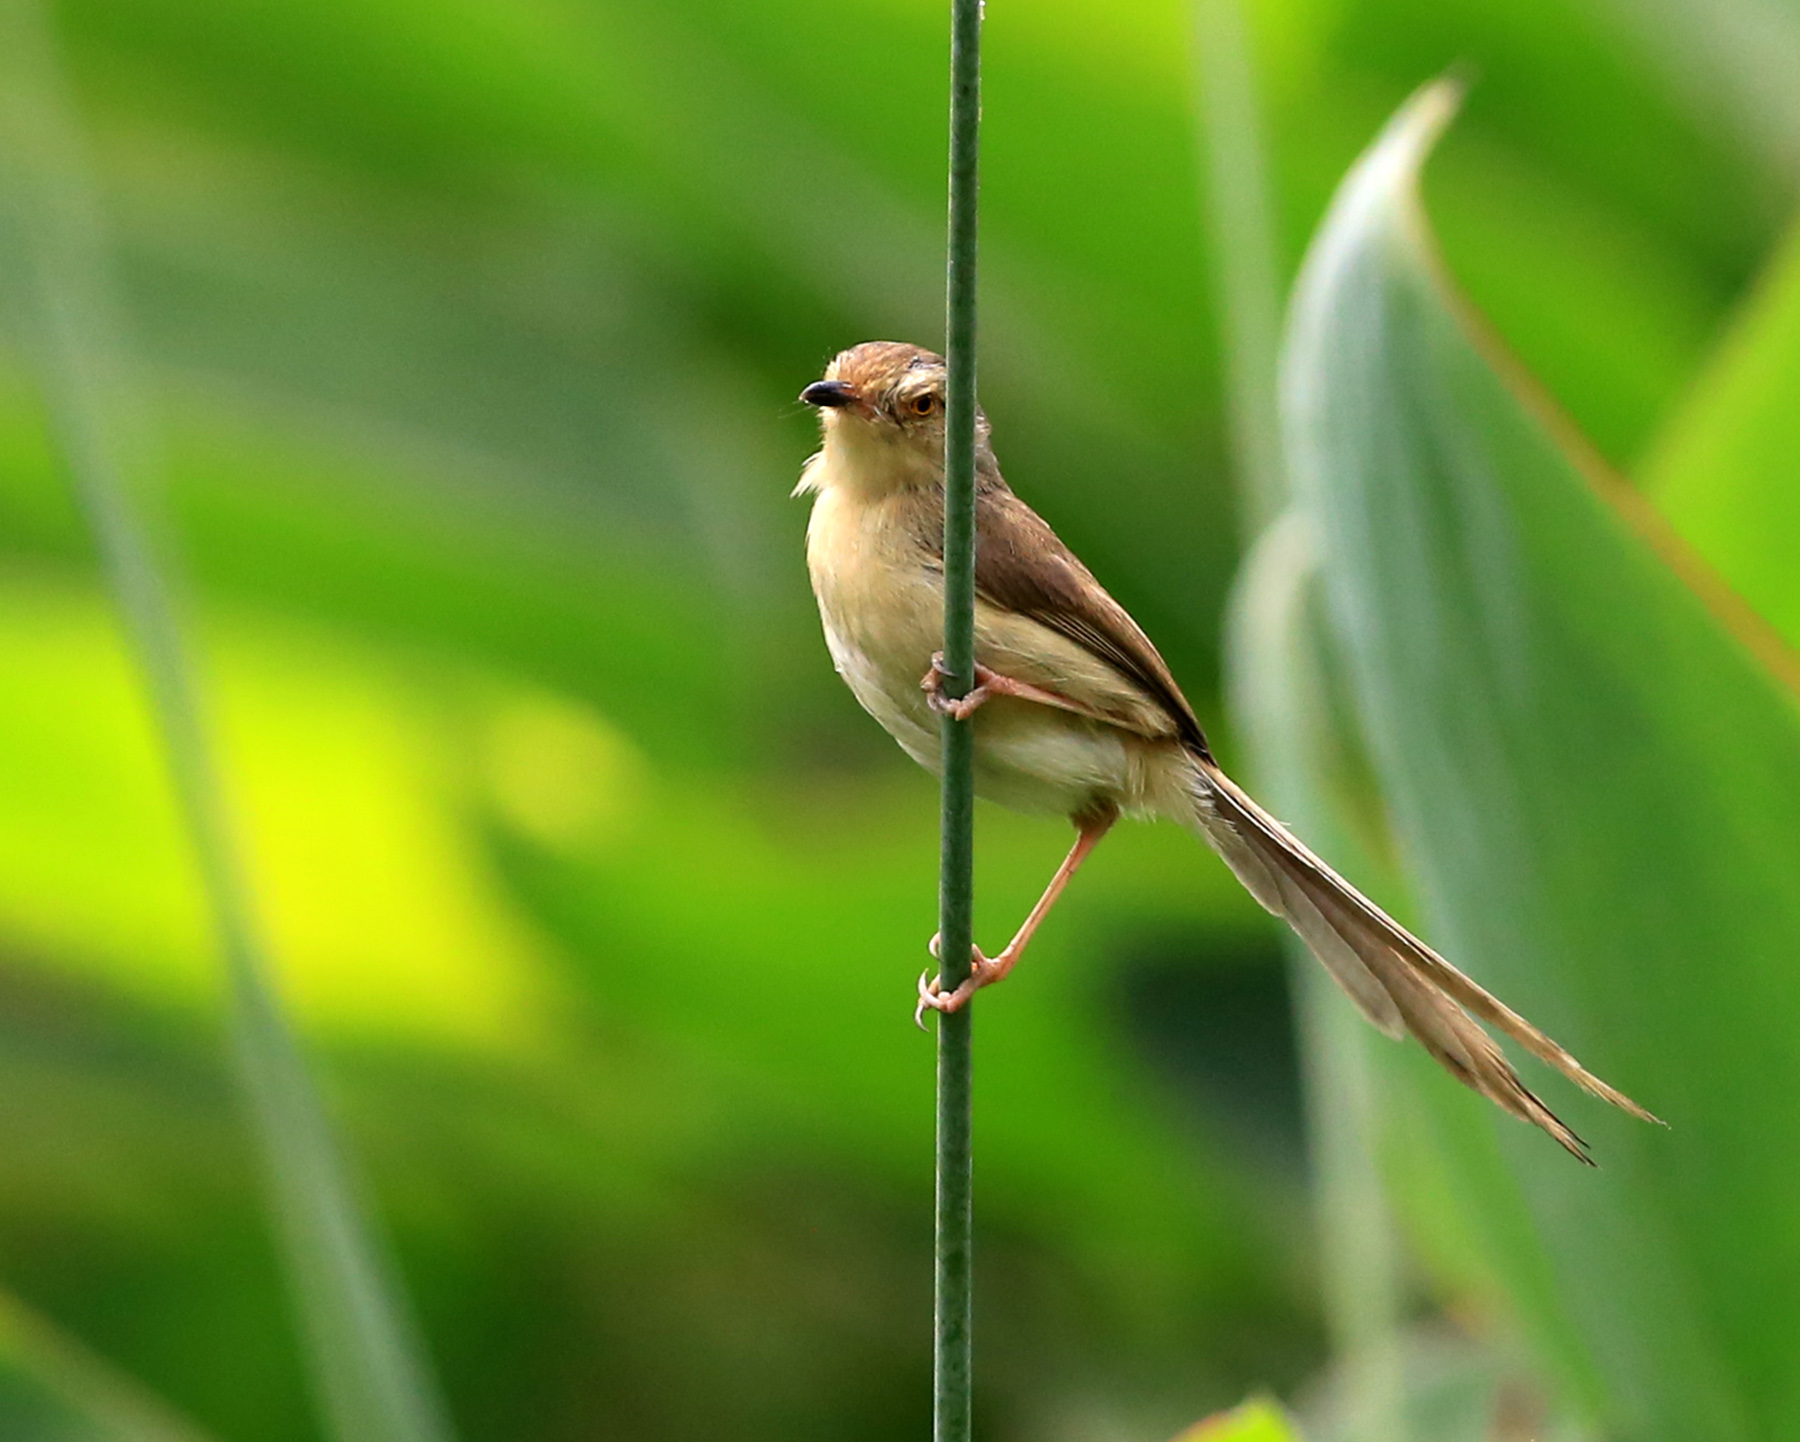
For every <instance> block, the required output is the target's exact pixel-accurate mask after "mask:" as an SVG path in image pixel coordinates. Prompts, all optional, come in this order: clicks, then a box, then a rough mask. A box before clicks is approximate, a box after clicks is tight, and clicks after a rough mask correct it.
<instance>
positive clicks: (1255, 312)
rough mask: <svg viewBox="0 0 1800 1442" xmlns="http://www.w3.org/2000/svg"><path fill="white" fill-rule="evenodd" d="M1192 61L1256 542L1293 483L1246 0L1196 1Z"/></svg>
mask: <svg viewBox="0 0 1800 1442" xmlns="http://www.w3.org/2000/svg"><path fill="white" fill-rule="evenodd" d="M1194 56H1195V65H1196V68H1197V70H1198V72H1199V74H1198V78H1199V82H1200V83H1199V91H1200V120H1201V125H1200V131H1201V134H1200V140H1201V147H1200V148H1201V154H1202V155H1203V156H1204V158H1205V165H1206V180H1207V183H1206V187H1205V189H1206V214H1207V221H1208V224H1209V226H1210V228H1211V230H1212V236H1213V244H1214V247H1215V252H1216V258H1215V263H1214V266H1213V274H1214V276H1215V278H1216V280H1217V288H1216V289H1217V296H1218V303H1219V313H1220V318H1221V322H1222V324H1221V340H1222V342H1223V344H1222V346H1221V350H1222V351H1223V358H1224V362H1225V379H1226V401H1227V412H1228V416H1229V419H1230V440H1231V448H1232V456H1233V461H1234V463H1235V468H1236V471H1237V478H1238V491H1239V507H1240V515H1241V517H1242V530H1243V533H1244V537H1245V539H1246V540H1253V539H1254V538H1255V537H1256V536H1258V535H1260V534H1261V532H1262V530H1263V527H1265V526H1267V525H1268V524H1269V522H1271V521H1273V520H1274V519H1275V517H1276V516H1278V515H1279V514H1281V509H1282V507H1283V506H1284V505H1285V504H1286V500H1287V476H1286V471H1285V468H1284V466H1283V463H1282V457H1281V415H1280V410H1279V402H1278V400H1277V392H1276V383H1275V381H1276V367H1277V364H1278V356H1279V351H1280V345H1281V281H1280V279H1279V271H1278V266H1277V261H1276V249H1275V225H1274V221H1273V218H1272V215H1271V210H1270V205H1269V189H1268V181H1267V175H1268V162H1267V158H1266V155H1265V153H1264V148H1263V142H1262V123H1261V117H1260V115H1259V114H1258V111H1257V103H1256V88H1255V64H1254V59H1253V57H1252V54H1251V49H1250V37H1249V34H1248V33H1247V31H1246V29H1245V25H1244V13H1243V9H1242V7H1241V5H1240V0H1194Z"/></svg>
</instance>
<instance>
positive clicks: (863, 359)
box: [825, 340, 944, 402]
mask: <svg viewBox="0 0 1800 1442" xmlns="http://www.w3.org/2000/svg"><path fill="white" fill-rule="evenodd" d="M943 370H944V358H943V357H942V356H940V355H937V354H936V353H934V352H932V351H928V350H926V349H925V348H924V347H923V346H916V345H908V344H907V343H906V342H905V341H897V340H869V341H864V342H863V343H862V344H861V345H854V346H851V347H850V349H849V350H846V351H839V352H838V354H837V356H836V358H835V359H833V361H832V362H831V365H830V366H829V367H828V368H827V369H826V371H825V379H826V380H829V381H842V382H843V383H844V384H845V385H848V386H851V387H853V388H854V389H855V391H856V392H857V394H858V395H860V396H861V397H863V398H864V399H865V400H867V401H871V402H872V401H875V400H877V399H878V398H879V397H882V396H885V395H889V394H891V393H892V392H893V391H895V390H896V389H898V388H899V387H900V385H901V384H902V382H904V381H906V380H908V379H909V378H912V377H915V376H918V375H919V373H921V372H925V373H933V372H935V373H936V376H938V377H941V376H942V374H943Z"/></svg>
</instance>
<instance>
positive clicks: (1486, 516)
mask: <svg viewBox="0 0 1800 1442" xmlns="http://www.w3.org/2000/svg"><path fill="white" fill-rule="evenodd" d="M1451 107H1452V100H1451V99H1450V97H1449V94H1448V92H1447V91H1446V89H1445V88H1444V87H1442V86H1439V87H1437V88H1435V89H1431V90H1428V91H1425V92H1423V93H1422V94H1421V95H1420V96H1419V97H1418V98H1416V99H1415V100H1414V101H1413V102H1412V103H1411V104H1410V105H1409V106H1408V107H1407V108H1406V109H1405V110H1404V111H1403V112H1402V113H1401V114H1400V115H1399V116H1398V117H1397V118H1396V120H1395V121H1394V122H1393V124H1392V125H1391V126H1390V127H1389V129H1388V131H1387V132H1386V133H1385V134H1384V136H1383V137H1382V139H1381V140H1380V141H1379V142H1378V143H1377V144H1376V145H1375V146H1374V147H1373V148H1372V149H1371V150H1370V151H1369V152H1368V154H1367V155H1366V156H1365V157H1364V158H1363V160H1362V161H1361V162H1359V164H1358V166H1357V167H1356V169H1355V170H1354V171H1353V173H1352V175H1351V177H1350V178H1349V180H1348V181H1346V183H1345V186H1344V188H1343V190H1342V191H1341V193H1340V195H1339V197H1338V199H1337V201H1336V202H1335V203H1334V206H1333V208H1332V212H1331V214H1330V216H1329V217H1328V219H1327V221H1326V223H1325V226H1324V228H1323V230H1322V231H1321V234H1320V237H1319V239H1318V241H1317V242H1316V244H1315V247H1314V249H1313V252H1312V255H1311V257H1310V259H1309V262H1308V266H1307V269H1306V272H1305V275H1304V277H1303V280H1302V282H1301V285H1300V288H1299V291H1298V293H1297V296H1296V301H1295V311H1294V317H1293V330H1292V335H1291V339H1290V348H1289V352H1288V355H1287V361H1286V365H1287V370H1286V378H1285V379H1286V392H1287V399H1288V403H1289V415H1290V420H1291V426H1290V433H1289V448H1290V454H1291V458H1292V462H1293V465H1294V469H1295V476H1296V482H1297V491H1298V493H1299V495H1300V497H1301V499H1302V502H1303V504H1304V505H1305V506H1306V507H1307V508H1308V510H1309V511H1310V512H1311V514H1312V515H1313V516H1314V517H1315V518H1316V524H1317V527H1318V529H1319V532H1320V533H1321V535H1322V536H1323V538H1324V539H1323V542H1322V550H1321V557H1322V568H1323V576H1324V585H1325V592H1326V595H1327V598H1328V601H1329V611H1330V614H1331V619H1332V621H1333V623H1334V625H1333V631H1334V634H1335V637H1336V639H1337V641H1338V643H1339V645H1340V647H1341V654H1342V656H1343V658H1344V664H1345V666H1346V669H1347V671H1348V675H1349V678H1350V681H1351V683H1352V690H1353V693H1354V695H1355V697H1356V700H1357V709H1358V714H1359V717H1360V720H1361V724H1362V726H1363V727H1364V728H1365V730H1366V733H1367V736H1368V741H1369V746H1370V751H1371V754H1372V757H1373V760H1374V763H1375V768H1376V771H1377V774H1378V776H1379V778H1380V781H1381V785H1382V791H1383V795H1384V797H1385V798H1386V801H1387V803H1388V806H1389V808H1390V810H1391V814H1392V817H1393V823H1394V828H1395V832H1396V835H1397V838H1398V841H1399V844H1400V848H1401V851H1402V854H1403V856H1404V857H1405V860H1406V863H1407V870H1408V874H1409V875H1410V877H1411V878H1412V879H1413V880H1414V882H1415V884H1416V886H1417V889H1418V893H1419V897H1420V902H1421V906H1422V909H1423V913H1424V915H1425V918H1426V919H1427V921H1428V922H1429V923H1430V930H1431V933H1432V934H1433V935H1434V936H1435V937H1437V938H1438V939H1439V941H1440V944H1441V945H1442V946H1443V947H1444V949H1445V950H1446V951H1447V952H1448V953H1449V954H1450V955H1452V956H1455V957H1458V958H1459V959H1462V960H1463V961H1464V962H1465V963H1466V964H1467V965H1468V967H1469V968H1470V969H1471V970H1472V971H1473V972H1474V973H1475V974H1476V975H1477V976H1479V977H1480V978H1481V979H1482V980H1483V981H1484V982H1486V983H1489V984H1491V985H1493V986H1494V987H1495V988H1496V989H1497V990H1498V991H1499V992H1500V993H1501V994H1502V995H1504V996H1506V997H1507V998H1508V999H1509V1000H1510V1001H1511V1002H1512V1003H1513V1004H1514V1005H1515V1006H1517V1007H1518V1008H1519V1009H1520V1010H1522V1011H1523V1012H1525V1013H1526V1014H1527V1015H1529V1016H1532V1017H1533V1018H1534V1019H1536V1020H1537V1021H1539V1022H1540V1023H1541V1024H1543V1025H1544V1026H1546V1027H1547V1028H1548V1029H1549V1030H1550V1031H1551V1032H1552V1033H1553V1034H1555V1035H1557V1036H1558V1037H1560V1038H1561V1039H1563V1040H1564V1041H1565V1042H1566V1043H1568V1044H1569V1045H1570V1046H1571V1047H1572V1048H1573V1049H1574V1050H1575V1051H1576V1052H1577V1054H1579V1055H1582V1056H1584V1057H1586V1058H1587V1059H1588V1060H1589V1061H1590V1062H1591V1063H1592V1064H1593V1065H1594V1066H1595V1067H1596V1068H1597V1069H1598V1070H1599V1071H1600V1072H1601V1073H1603V1074H1605V1075H1607V1076H1610V1077H1612V1078H1613V1079H1615V1080H1616V1081H1618V1082H1619V1083H1620V1084H1621V1085H1623V1086H1625V1087H1626V1088H1628V1089H1629V1090H1630V1091H1631V1092H1633V1093H1634V1094H1636V1095H1637V1096H1639V1097H1640V1098H1642V1099H1644V1100H1645V1101H1646V1102H1647V1103H1648V1104H1649V1105H1651V1106H1652V1107H1653V1108H1655V1109H1656V1110H1657V1111H1659V1112H1660V1113H1661V1114H1662V1115H1664V1116H1665V1117H1667V1118H1668V1119H1669V1121H1670V1124H1671V1126H1670V1129H1669V1130H1668V1131H1667V1132H1663V1131H1659V1130H1655V1129H1650V1128H1645V1127H1642V1126H1639V1125H1636V1124H1633V1123H1631V1122H1629V1121H1628V1120H1627V1119H1625V1118H1623V1117H1621V1116H1617V1115H1611V1114H1606V1113H1605V1112H1604V1111H1603V1110H1602V1109H1601V1108H1598V1107H1597V1106H1593V1105H1589V1104H1588V1103H1587V1102H1586V1101H1585V1100H1584V1099H1581V1098H1579V1097H1571V1096H1568V1095H1566V1094H1557V1095H1556V1096H1555V1098H1554V1100H1555V1103H1556V1105H1557V1106H1558V1107H1559V1109H1561V1110H1564V1111H1565V1112H1566V1113H1567V1114H1568V1115H1570V1116H1571V1117H1573V1118H1574V1119H1575V1123H1576V1126H1577V1128H1578V1129H1579V1130H1581V1131H1583V1132H1585V1133H1587V1134H1588V1135H1589V1136H1590V1137H1591V1138H1592V1139H1593V1141H1594V1144H1595V1149H1596V1153H1597V1155H1598V1157H1599V1159H1600V1161H1601V1165H1602V1170H1601V1172H1600V1173H1599V1174H1598V1175H1597V1176H1588V1175H1583V1174H1582V1173H1581V1172H1580V1169H1578V1168H1572V1167H1569V1166H1567V1165H1566V1162H1565V1159H1563V1158H1561V1157H1558V1156H1554V1155H1552V1154H1551V1153H1550V1151H1549V1150H1548V1149H1544V1148H1541V1147H1537V1146H1534V1145H1533V1143H1534V1142H1535V1141H1536V1140H1537V1139H1536V1138H1533V1137H1528V1136H1526V1135H1524V1132H1523V1129H1521V1128H1518V1127H1514V1126H1511V1125H1509V1124H1507V1123H1505V1122H1503V1121H1500V1120H1499V1119H1497V1118H1494V1117H1491V1116H1489V1115H1487V1114H1485V1113H1484V1111H1483V1109H1482V1108H1481V1107H1480V1105H1479V1104H1476V1103H1474V1101H1473V1098H1468V1097H1465V1096H1462V1095H1458V1094H1456V1093H1455V1092H1454V1091H1453V1090H1452V1089H1450V1088H1446V1087H1444V1086H1442V1085H1441V1080H1440V1079H1439V1078H1436V1077H1432V1076H1428V1075H1422V1074H1419V1075H1415V1076H1414V1078H1413V1080H1414V1082H1415V1087H1416V1090H1417V1092H1418V1097H1419V1100H1420V1101H1421V1102H1422V1103H1423V1104H1424V1105H1425V1106H1426V1108H1427V1109H1428V1110H1429V1112H1430V1113H1431V1114H1432V1116H1433V1119H1434V1122H1435V1126H1434V1128H1433V1130H1432V1132H1431V1133H1430V1135H1431V1136H1432V1137H1433V1138H1434V1139H1435V1140H1434V1142H1433V1144H1434V1145H1436V1146H1438V1147H1440V1148H1442V1149H1443V1150H1444V1152H1445V1155H1446V1160H1447V1163H1448V1170H1449V1172H1450V1174H1451V1185H1452V1187H1453V1189H1454V1191H1455V1193H1456V1195H1457V1197H1458V1200H1459V1202H1460V1203H1461V1205H1462V1207H1463V1208H1464V1210H1465V1213H1466V1215H1467V1217H1468V1220H1469V1222H1470V1225H1471V1226H1473V1227H1474V1228H1475V1229H1476V1232H1477V1234H1478V1236H1479V1238H1480V1242H1479V1245H1480V1247H1481V1248H1482V1249H1483V1250H1484V1251H1485V1252H1486V1254H1487V1255H1488V1257H1489V1260H1490V1261H1491V1263H1492V1276H1493V1277H1494V1278H1495V1279H1496V1280H1497V1282H1498V1283H1499V1285H1501V1286H1502V1287H1504V1288H1505V1290H1506V1291H1507V1292H1508V1293H1509V1294H1510V1296H1511V1299H1512V1301H1513V1303H1514V1305H1515V1306H1516V1307H1517V1308H1518V1309H1519V1311H1520V1313H1521V1315H1522V1316H1523V1317H1524V1318H1525V1319H1526V1321H1527V1323H1528V1325H1529V1326H1530V1327H1531V1328H1532V1330H1533V1332H1534V1334H1535V1335H1536V1337H1537V1339H1538V1342H1539V1344H1540V1346H1541V1348H1542V1350H1543V1352H1544V1354H1545V1355H1546V1356H1547V1357H1548V1358H1550V1359H1552V1360H1553V1361H1554V1362H1555V1363H1556V1365H1557V1366H1558V1367H1559V1369H1560V1370H1561V1372H1562V1375H1563V1376H1564V1378H1565V1379H1566V1380H1567V1382H1568V1383H1569V1385H1570V1386H1571V1387H1572V1388H1573V1389H1574V1393H1575V1395H1576V1396H1578V1397H1579V1398H1580V1399H1581V1401H1582V1403H1583V1405H1584V1406H1586V1407H1587V1408H1589V1409H1591V1410H1592V1411H1593V1412H1594V1413H1595V1414H1596V1415H1597V1416H1598V1417H1599V1418H1600V1419H1602V1420H1603V1422H1604V1423H1605V1425H1607V1426H1608V1427H1610V1428H1612V1429H1614V1430H1616V1431H1617V1432H1618V1433H1619V1434H1620V1435H1623V1436H1630V1437H1633V1438H1646V1439H1647V1438H1656V1437H1668V1438H1677V1437H1692V1436H1708V1437H1719V1438H1728V1437H1744V1438H1749V1437H1762V1436H1779V1435H1784V1434H1785V1433H1787V1432H1788V1431H1791V1430H1792V1429H1793V1428H1794V1426H1795V1425H1796V1424H1797V1423H1800V1417H1797V1416H1796V1414H1795V1413H1794V1412H1793V1402H1792V1398H1791V1394H1790V1390H1789V1389H1788V1388H1787V1386H1786V1384H1785V1381H1784V1380H1783V1379H1784V1378H1785V1376H1786V1368H1785V1365H1784V1361H1783V1358H1784V1355H1785V1353H1786V1351H1787V1342H1786V1339H1787V1338H1790V1337H1791V1336H1793V1335H1794V1333H1795V1330H1796V1328H1797V1327H1800V1315H1797V1314H1796V1310H1795V1308H1796V1302H1795V1299H1796V1297H1797V1296H1800V1289H1797V1288H1796V1286H1795V1285H1794V1284H1795V1281H1796V1277H1797V1269H1800V1254H1797V1253H1795V1252H1794V1249H1793V1248H1792V1247H1791V1246H1788V1245H1787V1244H1786V1243H1785V1242H1784V1241H1783V1240H1782V1239H1783V1238H1785V1237H1788V1236H1791V1234H1792V1228H1791V1226H1790V1224H1789V1218H1790V1217H1791V1208H1792V1195H1793V1193H1792V1178H1791V1177H1790V1175H1789V1172H1790V1170H1791V1167H1790V1164H1789V1161H1788V1158H1790V1157H1791V1156H1793V1155H1794V1154H1795V1148H1796V1146H1797V1145H1800V1135H1795V1134H1793V1128H1794V1117H1793V1114H1792V1113H1791V1111H1790V1110H1789V1109H1786V1108H1779V1107H1778V1108H1769V1107H1766V1106H1762V1105H1759V1104H1758V1103H1757V1099H1758V1098H1760V1097H1763V1096H1766V1095H1769V1094H1774V1095H1780V1094H1783V1093H1785V1092H1787V1091H1789V1090H1791V1089H1792V1088H1793V1087H1794V1086H1795V1085H1796V1084H1800V1075H1790V1074H1791V1073H1793V1072H1794V1056H1795V1054H1794V1053H1793V1051H1792V1048H1790V1047H1788V1046H1787V1044H1786V1040H1785V1038H1786V1037H1787V1035H1788V1033H1789V1031H1790V1029H1791V1027H1790V1019H1791V1018H1792V1017H1793V1016H1794V1015H1796V1013H1797V1011H1800V974H1797V973H1796V972H1795V970H1794V968H1793V967H1792V966H1791V964H1790V958H1791V957H1792V956H1793V955H1794V954H1795V951H1796V948H1797V947H1800V889H1797V888H1796V885H1795V880H1794V878H1795V877H1796V875H1800V854H1797V853H1800V717H1797V716H1796V712H1795V707H1794V702H1793V698H1792V696H1791V695H1789V694H1787V693H1785V692H1784V690H1783V689H1782V688H1781V687H1780V686H1778V685H1777V683H1775V682H1774V681H1773V680H1771V679H1770V678H1769V677H1768V676H1767V675H1765V674H1763V673H1762V672H1760V671H1759V670H1758V669H1757V667H1756V665H1755V664H1754V662H1753V661H1752V660H1751V659H1750V658H1749V656H1748V654H1747V653H1746V652H1745V651H1744V650H1743V649H1741V648H1740V647H1739V646H1738V645H1736V644H1735V643H1734V641H1733V640H1732V638H1731V637H1730V636H1729V635H1728V634H1727V633H1726V632H1725V631H1724V630H1723V629H1722V628H1721V626H1720V625H1719V623H1718V622H1717V621H1716V620H1715V618H1714V617H1713V616H1712V615H1710V614H1709V613H1708V612H1707V610H1706V609H1705V607H1704V606H1703V605H1702V603H1701V602H1700V601H1699V600H1698V599H1697V598H1696V597H1695V595H1694V594H1693V593H1692V592H1691V591H1690V590H1689V589H1688V587H1687V586H1686V585H1685V584H1684V583H1683V581H1682V579H1681V578H1680V577H1679V576H1677V575H1676V574H1675V573H1674V572H1672V571H1671V570H1669V569H1668V567H1667V566H1666V565H1665V564H1664V563H1663V562H1662V560H1661V559H1660V558H1659V556H1658V555H1657V553H1656V552H1655V551H1654V550H1653V549H1652V548H1651V547H1650V546H1649V545H1648V544H1647V543H1646V542H1645V540H1644V539H1643V538H1642V537H1641V536H1640V535H1639V534H1638V533H1637V532H1636V531H1635V530H1634V528H1633V526H1632V525H1631V524H1630V523H1629V521H1628V520H1627V519H1626V518H1625V516H1624V515H1623V514H1622V513H1621V512H1620V511H1619V510H1618V509H1616V508H1615V506H1614V505H1613V504H1612V502H1611V500H1610V499H1609V498H1610V497H1611V496H1612V494H1613V493H1614V492H1615V491H1616V489H1617V486H1618V483H1617V482H1615V481H1612V480H1610V479H1608V478H1607V477H1605V476H1603V475H1600V474H1597V473H1596V472H1595V471H1594V470H1593V469H1592V462H1591V460H1590V458H1589V456H1588V454H1587V453H1586V451H1585V450H1584V448H1583V447H1581V446H1580V445H1579V444H1578V443H1577V442H1576V441H1575V440H1574V439H1573V438H1572V437H1571V435H1570V434H1569V433H1568V432H1567V430H1566V429H1565V428H1563V427H1562V426H1561V425H1560V423H1559V422H1558V421H1556V420H1555V419H1554V418H1553V417H1552V416H1551V415H1550V414H1549V412H1548V410H1547V408H1546V407H1545V406H1544V404H1543V403H1542V401H1541V400H1540V399H1539V398H1538V397H1536V396H1535V395H1533V394H1531V393H1530V392H1527V391H1522V390H1521V389H1519V388H1518V387H1519V385H1520V383H1519V382H1518V381H1517V379H1516V375H1514V373H1512V372H1509V371H1501V370H1496V368H1495V361H1494V360H1493V358H1492V353H1491V350H1490V349H1488V345H1489V343H1488V341H1487V340H1486V338H1485V337H1484V336H1482V334H1481V332H1480V330H1479V328H1478V327H1476V326H1474V325H1473V324H1472V323H1471V321H1470V320H1469V319H1468V317H1467V314H1466V312H1465V311H1464V310H1463V309H1462V307H1461V303H1460V301H1459V300H1458V298H1457V297H1456V296H1455V294H1454V292H1453V291H1452V290H1451V289H1450V287H1449V286H1448V284H1447V283H1446V281H1445V280H1444V278H1443V276H1442V273H1441V271H1440V269H1439V268H1438V265H1437V263H1436V260H1435V257H1434V256H1433V254H1432V251H1431V248H1430V242H1429V238H1428V235H1427V231H1426V226H1425V222H1424V220H1423V216H1422V212H1421V210H1420V208H1419V205H1418V200H1417V196H1416V189H1415V183H1416V174H1417V171H1418V168H1419V166H1420V164H1421V163H1422V161H1423V159H1424V157H1425V154H1426V153H1427V151H1428V150H1429V148H1430V145H1431V143H1432V141H1433V139H1434V138H1435V136H1436V134H1437V132H1438V129H1439V128H1440V127H1441V126H1442V124H1443V123H1444V121H1445V119H1446V118H1447V116H1448V114H1449V111H1450V109H1451ZM1413 1070H1414V1072H1415V1073H1416V1072H1417V1071H1418V1069H1416V1068H1415V1069H1413ZM1546 1086H1547V1087H1555V1086H1556V1083H1555V1082H1554V1080H1551V1081H1548V1082H1546ZM1415 1144H1417V1139H1416V1140H1415ZM1726 1199H1728V1200H1726Z"/></svg>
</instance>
